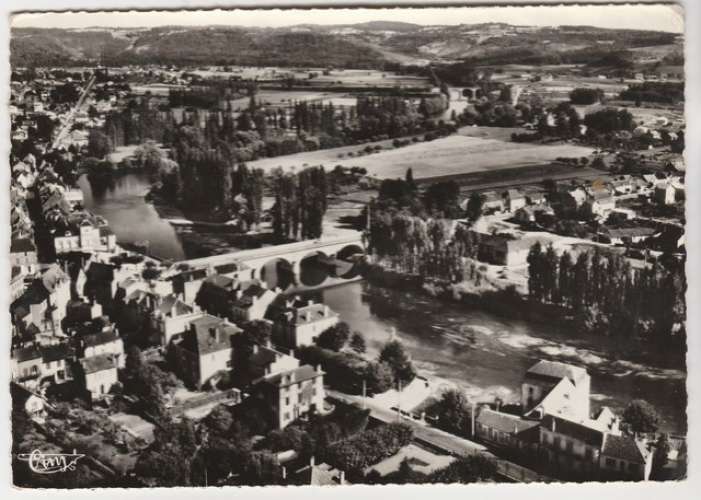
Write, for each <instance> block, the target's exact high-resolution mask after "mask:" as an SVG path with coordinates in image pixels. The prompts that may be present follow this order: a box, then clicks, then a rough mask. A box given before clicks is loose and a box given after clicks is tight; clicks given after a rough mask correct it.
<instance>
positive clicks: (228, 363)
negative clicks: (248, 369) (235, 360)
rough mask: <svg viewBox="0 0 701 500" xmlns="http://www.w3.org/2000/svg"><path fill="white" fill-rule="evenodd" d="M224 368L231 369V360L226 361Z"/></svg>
mask: <svg viewBox="0 0 701 500" xmlns="http://www.w3.org/2000/svg"><path fill="white" fill-rule="evenodd" d="M226 367H227V368H231V360H230V359H227V360H226Z"/></svg>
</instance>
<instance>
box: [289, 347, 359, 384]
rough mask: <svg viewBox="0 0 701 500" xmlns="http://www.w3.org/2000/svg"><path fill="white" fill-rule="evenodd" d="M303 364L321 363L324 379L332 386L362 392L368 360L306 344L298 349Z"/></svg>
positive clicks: (313, 364) (355, 355)
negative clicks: (324, 373)
mask: <svg viewBox="0 0 701 500" xmlns="http://www.w3.org/2000/svg"><path fill="white" fill-rule="evenodd" d="M297 355H298V357H299V359H300V362H301V363H302V364H308V365H312V366H316V365H321V367H322V368H323V369H324V371H325V372H326V377H325V378H324V381H325V382H326V383H327V384H328V385H329V386H330V387H332V388H334V389H337V390H339V391H343V392H346V393H348V394H360V393H361V391H362V380H363V376H364V375H365V370H366V365H367V361H366V360H365V359H363V358H362V357H361V356H359V355H357V354H353V353H348V352H334V351H330V350H328V349H323V348H321V347H318V346H304V347H301V348H300V349H299V350H298V351H297Z"/></svg>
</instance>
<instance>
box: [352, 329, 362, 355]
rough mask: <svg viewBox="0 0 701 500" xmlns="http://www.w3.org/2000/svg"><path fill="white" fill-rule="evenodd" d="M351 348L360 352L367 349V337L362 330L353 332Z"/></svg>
mask: <svg viewBox="0 0 701 500" xmlns="http://www.w3.org/2000/svg"><path fill="white" fill-rule="evenodd" d="M350 348H351V349H353V350H354V351H355V352H357V353H358V354H363V353H364V352H365V351H366V346H365V337H363V334H362V333H360V332H353V335H352V336H351V339H350Z"/></svg>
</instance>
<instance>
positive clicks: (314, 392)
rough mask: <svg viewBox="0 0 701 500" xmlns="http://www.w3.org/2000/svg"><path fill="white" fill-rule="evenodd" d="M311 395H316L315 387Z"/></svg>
mask: <svg viewBox="0 0 701 500" xmlns="http://www.w3.org/2000/svg"><path fill="white" fill-rule="evenodd" d="M312 396H314V397H316V387H314V388H313V389H312Z"/></svg>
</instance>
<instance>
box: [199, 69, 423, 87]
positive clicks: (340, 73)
mask: <svg viewBox="0 0 701 500" xmlns="http://www.w3.org/2000/svg"><path fill="white" fill-rule="evenodd" d="M231 69H232V71H223V68H222V67H212V68H207V69H198V70H195V71H192V72H191V73H194V74H196V75H199V76H202V77H214V78H229V77H232V76H236V77H240V78H243V79H248V78H251V79H259V80H274V79H277V78H281V77H283V76H293V77H294V78H295V79H297V80H307V79H309V74H310V73H315V74H316V75H315V76H314V78H312V79H310V81H311V82H312V83H315V82H316V83H336V84H339V85H344V86H347V85H352V86H361V87H362V86H387V87H394V86H395V85H401V86H410V87H416V86H423V85H430V83H429V81H428V79H427V78H425V77H421V76H416V75H398V74H396V73H393V72H391V71H378V70H372V69H334V70H331V71H328V70H327V69H326V68H278V67H265V68H255V67H245V66H240V67H236V66H235V67H233V68H231ZM325 71H326V72H327V74H324V72H325Z"/></svg>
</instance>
